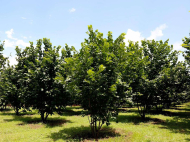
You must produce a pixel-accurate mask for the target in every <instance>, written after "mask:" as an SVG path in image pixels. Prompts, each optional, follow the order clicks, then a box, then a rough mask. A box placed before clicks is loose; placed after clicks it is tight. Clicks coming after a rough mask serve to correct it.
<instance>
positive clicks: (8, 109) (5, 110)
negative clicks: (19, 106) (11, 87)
mask: <svg viewBox="0 0 190 142" xmlns="http://www.w3.org/2000/svg"><path fill="white" fill-rule="evenodd" d="M7 111H8V112H9V111H12V109H10V108H6V109H0V112H7Z"/></svg>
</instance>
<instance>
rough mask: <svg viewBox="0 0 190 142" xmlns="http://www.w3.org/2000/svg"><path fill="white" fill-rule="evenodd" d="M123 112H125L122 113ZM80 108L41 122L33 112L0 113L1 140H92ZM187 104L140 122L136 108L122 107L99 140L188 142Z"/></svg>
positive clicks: (188, 109)
mask: <svg viewBox="0 0 190 142" xmlns="http://www.w3.org/2000/svg"><path fill="white" fill-rule="evenodd" d="M125 110H126V111H125ZM81 112H82V109H81V108H80V107H77V106H75V107H67V111H66V112H64V113H63V114H61V115H58V114H55V115H52V116H49V117H48V122H47V124H43V123H41V120H40V116H39V115H38V114H37V112H36V111H33V112H29V113H23V114H22V115H20V116H16V115H15V113H14V111H13V110H12V109H7V110H5V111H1V112H0V141H2V142H22V141H23V142H31V141H32V142H52V141H56V142H59V141H95V140H94V139H93V138H92V135H91V133H90V128H89V123H88V117H87V116H85V117H81V116H80V114H81ZM189 116H190V103H185V104H183V105H179V106H177V107H175V108H171V109H167V110H164V111H163V113H162V114H148V115H147V119H146V120H145V121H142V120H141V119H140V117H139V115H138V112H137V109H136V108H132V109H129V108H124V110H123V111H122V112H121V113H119V116H118V120H119V122H118V123H116V122H115V121H114V120H111V125H110V126H109V127H107V126H105V125H104V127H103V128H102V130H101V132H100V138H99V141H110V142H111V141H116V142H178V141H180V142H187V141H190V117H189Z"/></svg>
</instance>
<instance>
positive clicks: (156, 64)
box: [131, 40, 179, 119]
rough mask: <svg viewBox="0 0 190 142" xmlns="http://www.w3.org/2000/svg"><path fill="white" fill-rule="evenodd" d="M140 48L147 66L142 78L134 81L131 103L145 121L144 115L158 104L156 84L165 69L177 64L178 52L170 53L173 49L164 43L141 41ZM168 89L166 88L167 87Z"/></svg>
mask: <svg viewBox="0 0 190 142" xmlns="http://www.w3.org/2000/svg"><path fill="white" fill-rule="evenodd" d="M141 42H142V48H143V55H144V57H148V62H149V64H147V66H144V67H145V68H144V72H145V75H144V76H142V77H141V76H140V78H137V80H135V81H134V83H133V84H131V85H132V88H133V90H134V92H135V93H134V95H133V101H134V102H135V103H136V104H137V107H138V110H139V114H140V116H141V117H142V118H143V119H145V114H146V113H147V112H148V111H149V110H150V109H151V108H152V107H153V106H156V107H157V105H158V102H159V97H158V96H159V95H160V94H159V93H158V92H159V91H158V90H159V89H160V88H158V87H157V86H156V82H157V81H158V78H159V77H160V75H161V72H162V70H163V69H165V68H173V67H175V65H176V64H177V59H178V58H177V56H178V54H179V52H177V51H172V49H173V47H172V46H169V45H168V40H166V41H165V42H162V41H154V40H151V41H150V40H147V41H146V40H143V41H141ZM167 87H168V86H167Z"/></svg>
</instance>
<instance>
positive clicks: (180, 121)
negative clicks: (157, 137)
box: [160, 116, 190, 134]
mask: <svg viewBox="0 0 190 142" xmlns="http://www.w3.org/2000/svg"><path fill="white" fill-rule="evenodd" d="M160 128H163V129H169V130H170V131H172V132H174V133H184V134H190V120H189V119H186V118H180V117H178V116H175V117H174V118H173V119H171V120H166V123H163V124H162V127H160Z"/></svg>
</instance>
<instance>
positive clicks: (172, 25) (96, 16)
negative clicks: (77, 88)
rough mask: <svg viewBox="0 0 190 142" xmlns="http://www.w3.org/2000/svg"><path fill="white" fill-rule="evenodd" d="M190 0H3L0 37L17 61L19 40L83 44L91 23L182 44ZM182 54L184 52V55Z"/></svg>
mask: <svg viewBox="0 0 190 142" xmlns="http://www.w3.org/2000/svg"><path fill="white" fill-rule="evenodd" d="M189 11H190V0H180V1H178V0H175V1H174V0H167V1H166V0H159V1H153V0H133V1H132V0H93V1H87V0H80V1H79V0H69V1H66V0H54V1H52V0H51V1H50V0H27V1H26V0H17V1H16V0H8V1H1V9H0V13H1V14H0V19H1V22H0V40H1V41H5V50H4V55H5V56H9V55H10V53H11V54H12V57H11V58H10V61H11V64H15V63H16V61H15V46H19V47H21V48H24V47H26V46H28V45H29V41H33V42H34V43H36V40H37V39H42V38H44V37H46V38H50V40H51V42H52V44H53V45H54V46H58V45H61V46H64V45H65V43H67V44H68V45H70V46H71V45H72V46H74V47H75V48H76V49H77V50H79V49H80V48H81V46H80V45H81V42H83V41H84V38H87V37H88V36H87V34H86V31H87V30H88V29H87V27H88V25H92V26H93V29H94V30H96V29H98V30H99V32H102V33H103V34H104V37H106V36H107V32H108V31H112V33H113V37H114V39H115V38H117V37H118V36H119V35H120V34H121V33H126V34H127V35H126V39H125V41H126V42H127V41H128V40H132V41H140V40H141V39H144V38H146V39H155V40H164V41H165V40H166V39H169V44H173V45H174V49H176V50H183V48H181V46H180V45H181V43H182V38H184V37H185V36H186V37H188V36H189V32H190V12H189ZM179 59H180V60H183V58H182V56H180V57H179Z"/></svg>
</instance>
